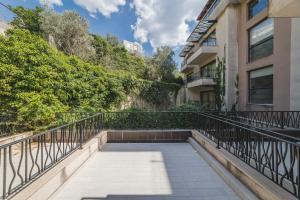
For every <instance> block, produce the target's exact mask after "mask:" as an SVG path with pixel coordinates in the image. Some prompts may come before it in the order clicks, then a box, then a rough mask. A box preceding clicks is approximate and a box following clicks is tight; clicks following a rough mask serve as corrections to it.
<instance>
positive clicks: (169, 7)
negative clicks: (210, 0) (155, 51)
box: [131, 0, 207, 48]
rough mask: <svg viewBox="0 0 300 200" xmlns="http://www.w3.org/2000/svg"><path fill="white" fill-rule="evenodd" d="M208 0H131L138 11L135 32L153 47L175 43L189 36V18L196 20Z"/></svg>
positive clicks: (137, 36) (174, 45)
mask: <svg viewBox="0 0 300 200" xmlns="http://www.w3.org/2000/svg"><path fill="white" fill-rule="evenodd" d="M206 1H207V0H184V1H182V0H133V2H132V3H133V5H134V8H135V12H136V15H137V21H136V24H135V25H132V26H131V27H132V29H133V30H134V36H135V38H136V39H138V40H139V41H141V42H142V43H145V42H150V44H151V45H152V47H154V48H156V47H159V46H161V45H168V46H172V47H176V46H178V45H182V44H184V43H185V41H186V39H187V37H188V36H189V34H190V33H189V25H188V22H191V21H193V20H196V18H197V16H198V14H199V13H200V11H201V10H202V8H203V6H204V5H205V3H206Z"/></svg>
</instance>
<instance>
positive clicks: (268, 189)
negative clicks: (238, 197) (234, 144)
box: [192, 130, 297, 200]
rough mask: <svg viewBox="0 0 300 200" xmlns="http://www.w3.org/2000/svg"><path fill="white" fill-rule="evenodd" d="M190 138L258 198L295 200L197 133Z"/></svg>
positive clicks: (265, 199)
mask: <svg viewBox="0 0 300 200" xmlns="http://www.w3.org/2000/svg"><path fill="white" fill-rule="evenodd" d="M192 137H193V139H194V140H195V141H197V143H199V144H200V145H201V146H202V147H203V148H204V149H205V150H206V151H207V152H208V153H209V154H210V155H211V156H213V157H214V158H215V159H216V160H217V161H219V162H220V163H221V164H222V165H223V166H224V167H225V168H226V169H227V170H228V171H230V172H231V173H232V174H233V175H234V176H235V177H236V178H237V179H239V180H240V181H241V182H242V183H243V184H244V185H246V186H247V187H248V188H249V189H250V190H251V191H252V192H253V193H254V194H255V195H256V196H257V197H258V198H260V199H264V200H297V198H296V197H295V196H293V195H292V194H290V193H289V192H287V191H286V190H284V189H283V188H281V187H280V186H278V185H277V184H275V183H273V182H272V181H270V180H269V179H268V178H267V177H265V176H263V175H262V174H260V173H259V172H257V171H256V170H255V169H253V168H252V167H250V166H248V165H247V164H246V163H244V162H243V161H241V160H239V159H238V158H236V157H235V156H234V155H232V154H230V153H229V152H227V151H226V150H224V149H217V148H216V144H215V143H213V142H212V141H210V140H209V139H207V138H206V137H205V136H203V135H202V134H201V133H199V132H198V131H195V130H193V131H192Z"/></svg>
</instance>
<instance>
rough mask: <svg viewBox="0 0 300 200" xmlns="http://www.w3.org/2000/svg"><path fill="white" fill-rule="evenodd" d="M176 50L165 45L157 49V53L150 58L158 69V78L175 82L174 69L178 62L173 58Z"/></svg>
mask: <svg viewBox="0 0 300 200" xmlns="http://www.w3.org/2000/svg"><path fill="white" fill-rule="evenodd" d="M173 57H174V52H173V50H172V49H171V48H170V47H168V46H163V47H160V48H157V49H156V53H155V54H154V56H153V57H152V58H151V59H150V63H151V65H152V66H153V67H154V69H155V70H156V75H157V76H158V77H157V79H159V80H161V81H165V82H174V81H175V79H176V78H175V76H174V71H175V70H176V63H175V61H174V59H173Z"/></svg>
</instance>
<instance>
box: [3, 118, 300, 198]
mask: <svg viewBox="0 0 300 200" xmlns="http://www.w3.org/2000/svg"><path fill="white" fill-rule="evenodd" d="M67 115H68V114H67ZM75 115H76V114H75ZM85 115H86V116H89V117H87V118H85V119H82V120H80V121H75V122H73V123H70V124H66V125H63V126H61V127H59V128H55V129H52V130H49V131H46V132H44V133H41V134H37V135H34V136H32V137H28V138H25V139H22V140H19V141H16V142H13V143H10V144H7V145H4V146H0V174H1V176H0V186H1V188H2V190H1V191H0V198H1V197H2V198H3V199H6V198H10V197H12V196H13V195H14V194H16V193H17V192H18V191H19V190H21V189H22V188H24V187H25V186H26V185H28V184H29V183H30V182H32V181H33V180H35V179H36V178H38V177H39V176H41V175H42V174H44V173H45V172H46V171H47V170H49V169H51V168H52V167H53V166H55V165H56V164H57V163H58V162H60V161H61V160H63V159H64V158H66V157H67V156H68V155H70V154H71V153H72V152H74V151H75V150H76V149H78V148H80V146H81V145H82V144H84V143H85V142H86V141H88V140H89V139H91V138H92V137H94V136H95V135H96V134H97V133H99V131H100V130H101V129H103V128H105V129H197V130H199V131H200V132H201V133H202V134H203V135H204V136H206V137H207V138H209V139H210V140H212V141H214V142H215V143H216V146H217V147H218V148H223V149H225V150H227V151H228V152H230V153H232V154H233V155H234V156H236V157H237V158H239V159H241V160H242V161H243V162H245V163H247V164H248V165H249V166H251V167H253V168H254V169H256V170H257V171H258V172H260V173H261V174H263V175H265V176H266V177H268V178H269V179H270V180H272V181H273V182H275V183H276V184H278V185H280V186H281V187H282V188H284V189H286V190H287V191H289V192H290V193H292V194H294V195H295V196H297V197H298V198H300V192H299V191H300V187H299V178H300V177H299V173H300V139H298V138H294V137H290V136H287V135H284V134H281V133H277V132H274V131H270V130H266V129H263V128H260V127H255V126H253V125H255V124H253V123H247V121H242V120H239V121H236V120H235V119H239V118H234V117H232V118H229V117H228V116H229V115H230V116H231V115H232V113H218V112H109V113H99V114H94V115H92V116H90V114H85ZM71 116H72V114H71ZM76 116H78V115H76ZM287 116H288V115H287ZM72 119H73V118H72ZM277 123H278V122H277Z"/></svg>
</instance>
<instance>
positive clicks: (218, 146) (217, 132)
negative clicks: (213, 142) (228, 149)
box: [215, 120, 221, 149]
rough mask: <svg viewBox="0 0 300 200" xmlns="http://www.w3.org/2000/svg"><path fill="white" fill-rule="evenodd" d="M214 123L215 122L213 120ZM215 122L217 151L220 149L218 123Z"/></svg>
mask: <svg viewBox="0 0 300 200" xmlns="http://www.w3.org/2000/svg"><path fill="white" fill-rule="evenodd" d="M215 121H216V120H215ZM216 122H217V126H216V130H215V131H216V133H215V134H216V135H217V149H221V148H220V123H219V122H218V121H216Z"/></svg>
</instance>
